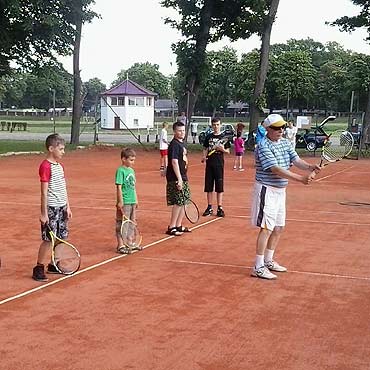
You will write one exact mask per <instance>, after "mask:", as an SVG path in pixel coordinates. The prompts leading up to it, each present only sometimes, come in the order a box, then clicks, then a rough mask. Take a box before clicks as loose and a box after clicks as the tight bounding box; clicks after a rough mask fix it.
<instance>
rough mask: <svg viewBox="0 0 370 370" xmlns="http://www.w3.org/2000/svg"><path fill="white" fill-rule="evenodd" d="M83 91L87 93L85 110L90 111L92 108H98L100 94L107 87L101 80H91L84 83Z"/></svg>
mask: <svg viewBox="0 0 370 370" xmlns="http://www.w3.org/2000/svg"><path fill="white" fill-rule="evenodd" d="M83 89H84V92H85V94H84V95H85V100H84V102H83V109H84V110H86V111H89V110H90V109H91V107H92V106H96V104H97V103H98V100H99V94H100V93H102V92H104V91H105V90H106V89H107V87H106V86H105V84H104V83H103V82H102V81H101V80H100V79H99V78H91V79H90V80H88V81H87V82H84V84H83Z"/></svg>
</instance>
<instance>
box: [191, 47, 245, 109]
mask: <svg viewBox="0 0 370 370" xmlns="http://www.w3.org/2000/svg"><path fill="white" fill-rule="evenodd" d="M237 63H238V56H237V54H236V51H235V50H234V49H232V48H229V47H225V48H223V49H222V50H220V51H211V52H208V53H207V59H206V66H207V69H208V73H207V74H206V77H205V80H204V84H203V88H202V89H201V91H200V94H199V102H198V103H197V106H199V105H202V106H203V107H204V108H206V110H207V111H212V112H213V115H215V113H216V111H217V110H219V109H221V107H223V108H226V106H227V104H228V103H229V101H230V100H232V96H233V94H234V77H235V69H236V66H237Z"/></svg>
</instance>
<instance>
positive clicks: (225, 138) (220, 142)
mask: <svg viewBox="0 0 370 370" xmlns="http://www.w3.org/2000/svg"><path fill="white" fill-rule="evenodd" d="M228 141H229V139H228V138H227V137H224V138H222V139H219V140H217V141H216V143H215V144H214V145H213V148H216V147H218V146H220V145H223V146H224V147H225V145H226V144H227V143H228ZM216 152H217V149H212V150H210V151H209V152H208V154H207V157H210V156H211V155H212V154H214V153H216Z"/></svg>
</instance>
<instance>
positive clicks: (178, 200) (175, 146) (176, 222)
mask: <svg viewBox="0 0 370 370" xmlns="http://www.w3.org/2000/svg"><path fill="white" fill-rule="evenodd" d="M172 128H173V139H172V140H171V142H170V145H169V147H168V168H167V173H166V179H167V186H166V193H167V205H168V206H171V207H172V210H171V219H170V223H169V225H168V228H167V231H166V234H168V235H174V236H179V235H182V234H183V233H184V232H191V230H190V229H189V228H187V227H184V226H183V224H182V221H183V219H184V216H185V212H184V202H185V200H186V199H190V188H189V182H188V176H187V168H188V160H187V152H186V148H185V146H184V138H185V124H183V123H182V122H178V121H177V122H175V123H174V124H173V126H172Z"/></svg>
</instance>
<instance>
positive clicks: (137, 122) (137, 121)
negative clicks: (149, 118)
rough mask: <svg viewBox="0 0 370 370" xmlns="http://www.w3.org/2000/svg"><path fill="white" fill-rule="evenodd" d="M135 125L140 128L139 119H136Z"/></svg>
mask: <svg viewBox="0 0 370 370" xmlns="http://www.w3.org/2000/svg"><path fill="white" fill-rule="evenodd" d="M134 125H135V126H139V120H138V119H137V118H134Z"/></svg>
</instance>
